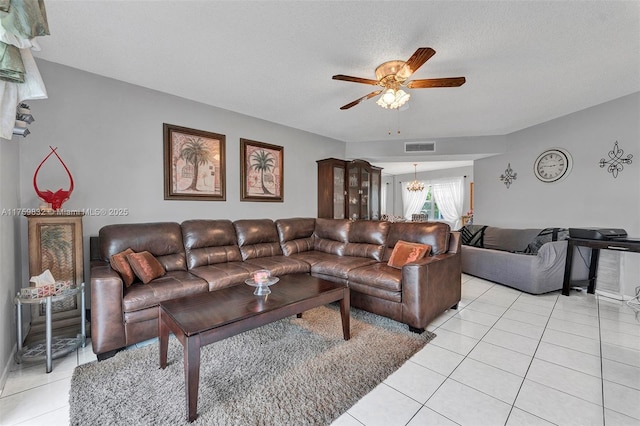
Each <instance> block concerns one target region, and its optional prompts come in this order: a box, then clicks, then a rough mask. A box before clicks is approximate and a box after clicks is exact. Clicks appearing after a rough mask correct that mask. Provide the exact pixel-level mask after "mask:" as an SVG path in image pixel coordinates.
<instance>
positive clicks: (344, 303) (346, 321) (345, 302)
mask: <svg viewBox="0 0 640 426" xmlns="http://www.w3.org/2000/svg"><path fill="white" fill-rule="evenodd" d="M350 305H351V301H350V300H349V289H345V290H344V297H343V298H342V300H340V316H341V317H342V335H343V336H344V340H349V339H350V338H351V325H350V320H351V316H350V315H349V307H350Z"/></svg>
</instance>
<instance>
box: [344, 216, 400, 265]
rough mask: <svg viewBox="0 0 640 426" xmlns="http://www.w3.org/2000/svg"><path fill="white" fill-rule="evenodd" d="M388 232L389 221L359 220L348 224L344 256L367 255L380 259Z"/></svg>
mask: <svg viewBox="0 0 640 426" xmlns="http://www.w3.org/2000/svg"><path fill="white" fill-rule="evenodd" d="M388 233H389V222H381V221H372V220H359V221H355V222H353V223H351V224H350V226H349V235H348V241H349V242H348V243H347V245H346V246H345V248H344V255H345V256H358V257H368V258H371V259H374V260H377V261H378V262H380V261H382V256H383V255H384V247H385V243H386V241H387V234H388Z"/></svg>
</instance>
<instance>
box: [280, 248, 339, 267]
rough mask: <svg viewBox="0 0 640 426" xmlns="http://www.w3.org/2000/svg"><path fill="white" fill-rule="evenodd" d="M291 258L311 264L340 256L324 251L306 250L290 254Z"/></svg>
mask: <svg viewBox="0 0 640 426" xmlns="http://www.w3.org/2000/svg"><path fill="white" fill-rule="evenodd" d="M289 257H290V258H291V259H298V260H301V261H303V262H305V263H308V264H309V265H310V266H313V265H315V264H316V263H319V262H322V261H325V260H331V259H336V258H337V257H338V256H336V255H335V254H330V253H325V252H323V251H317V250H311V251H305V252H301V253H296V254H292V255H290V256H289Z"/></svg>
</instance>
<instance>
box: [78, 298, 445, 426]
mask: <svg viewBox="0 0 640 426" xmlns="http://www.w3.org/2000/svg"><path fill="white" fill-rule="evenodd" d="M433 337H435V335H434V334H432V333H429V332H426V331H425V332H424V333H422V334H416V333H412V332H410V331H409V330H408V327H407V326H406V325H404V324H400V323H398V322H396V321H393V320H390V319H388V318H384V317H381V316H378V315H374V314H371V313H369V312H365V311H361V310H358V309H353V308H352V309H351V339H350V340H348V341H345V340H343V338H342V326H341V322H340V311H339V308H338V306H337V305H328V306H323V307H320V308H316V309H312V310H310V311H307V312H305V313H304V314H303V317H302V318H296V317H295V316H294V317H289V318H286V319H283V320H280V321H277V322H274V323H271V324H268V325H265V326H263V327H260V328H258V329H255V330H251V331H247V332H245V333H242V334H240V335H237V336H234V337H230V338H228V339H225V340H222V341H220V342H216V343H213V344H211V345H208V346H205V347H203V348H202V351H201V367H200V387H199V394H198V418H197V419H196V421H195V422H193V423H192V424H194V425H328V424H330V423H331V422H332V421H333V420H335V419H337V418H338V417H339V416H340V415H341V414H342V413H344V412H346V411H347V410H348V409H349V408H351V406H352V405H354V404H355V403H356V402H357V401H358V400H359V399H360V398H362V397H363V396H364V395H366V394H367V393H368V392H369V391H371V390H372V389H373V388H374V387H375V386H376V385H378V384H379V383H381V382H382V381H383V380H384V379H385V378H387V377H388V376H389V375H390V374H391V373H393V372H394V371H395V370H396V369H398V367H400V366H401V365H402V364H403V363H404V362H405V361H406V360H408V359H409V358H410V357H411V356H412V355H413V354H414V353H416V352H417V351H418V350H420V349H421V348H422V347H423V346H425V345H426V344H427V342H429V341H430V340H431V339H433ZM158 358H159V353H158V344H157V343H154V344H151V345H148V346H145V347H143V348H138V349H133V350H127V351H123V352H120V353H118V354H117V355H116V356H114V357H113V358H110V359H108V360H105V361H102V362H93V363H89V364H84V365H80V366H78V367H77V368H76V369H75V371H74V373H73V377H72V379H71V391H70V395H69V405H70V423H71V424H72V425H181V424H189V423H188V422H187V421H186V402H185V383H184V370H183V368H184V365H183V353H182V346H181V345H180V343H179V342H178V341H177V339H176V338H175V337H173V336H172V337H171V338H170V339H169V357H168V362H169V365H168V366H167V368H166V369H164V370H161V369H160V368H159V361H158Z"/></svg>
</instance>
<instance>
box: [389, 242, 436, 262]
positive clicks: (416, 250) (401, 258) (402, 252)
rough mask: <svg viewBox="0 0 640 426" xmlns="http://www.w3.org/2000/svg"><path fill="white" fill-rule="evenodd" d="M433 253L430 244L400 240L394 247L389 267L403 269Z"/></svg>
mask: <svg viewBox="0 0 640 426" xmlns="http://www.w3.org/2000/svg"><path fill="white" fill-rule="evenodd" d="M429 253H431V246H430V245H428V244H418V243H409V242H407V241H402V240H398V242H397V243H396V245H395V246H394V247H393V251H392V252H391V257H390V258H389V263H387V265H389V266H391V267H392V268H396V269H402V267H403V266H404V265H405V264H407V263H410V262H415V261H416V260H418V259H422V258H423V257H425V256H428V255H429Z"/></svg>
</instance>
